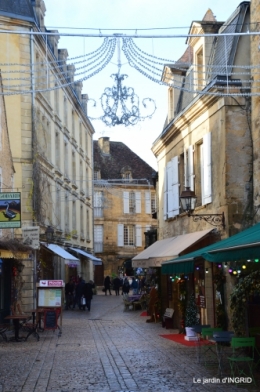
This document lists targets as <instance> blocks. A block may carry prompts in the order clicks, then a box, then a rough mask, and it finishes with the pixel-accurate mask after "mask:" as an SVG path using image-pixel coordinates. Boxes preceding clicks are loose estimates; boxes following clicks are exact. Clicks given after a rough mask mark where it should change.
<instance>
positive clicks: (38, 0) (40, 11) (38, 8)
mask: <svg viewBox="0 0 260 392" xmlns="http://www.w3.org/2000/svg"><path fill="white" fill-rule="evenodd" d="M33 6H34V10H35V13H36V17H37V19H38V24H39V27H40V29H41V30H42V31H43V30H44V28H45V25H44V17H45V12H46V7H45V4H44V1H43V0H35V2H34V4H33Z"/></svg>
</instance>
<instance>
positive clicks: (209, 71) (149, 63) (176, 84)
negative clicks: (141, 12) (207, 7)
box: [0, 31, 260, 96]
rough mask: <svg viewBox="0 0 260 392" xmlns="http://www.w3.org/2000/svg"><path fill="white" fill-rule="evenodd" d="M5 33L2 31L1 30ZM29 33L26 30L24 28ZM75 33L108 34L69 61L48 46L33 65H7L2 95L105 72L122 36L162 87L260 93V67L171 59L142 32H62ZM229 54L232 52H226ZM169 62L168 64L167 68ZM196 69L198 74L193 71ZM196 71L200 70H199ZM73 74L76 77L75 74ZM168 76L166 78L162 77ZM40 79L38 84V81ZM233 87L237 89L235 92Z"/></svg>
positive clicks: (130, 56) (134, 62)
mask: <svg viewBox="0 0 260 392" xmlns="http://www.w3.org/2000/svg"><path fill="white" fill-rule="evenodd" d="M0 33H1V32H0ZM9 33H10V34H12V33H15V34H18V33H19V32H11V31H10V32H7V31H5V34H9ZM21 33H22V34H24V33H25V32H24V31H23V32H21ZM28 34H33V35H35V34H36V33H35V32H28ZM38 34H40V35H42V36H43V38H44V39H45V40H46V47H47V43H48V38H49V36H50V35H54V34H53V33H51V34H50V33H47V32H41V33H38ZM256 34H259V33H240V34H239V35H241V36H242V35H256ZM58 35H59V36H60V35H65V36H73V37H75V38H76V37H82V36H83V37H97V36H98V37H101V38H102V37H104V39H103V42H102V44H101V45H100V46H99V47H98V48H97V49H96V50H93V51H91V52H89V53H87V54H84V55H79V56H76V57H72V58H69V57H68V58H67V59H66V61H65V60H62V59H55V58H54V57H52V58H49V55H48V53H47V52H48V50H47V49H46V53H42V57H41V58H38V59H36V61H32V62H30V63H23V64H21V63H14V62H7V63H1V64H0V67H1V75H2V84H3V92H2V93H0V94H2V95H20V94H21V95H23V94H31V93H37V92H42V93H44V92H49V91H53V90H56V89H60V88H65V87H68V86H73V85H75V84H76V83H80V82H81V83H83V82H84V81H86V80H87V79H89V78H92V77H94V76H95V75H97V74H98V73H100V72H101V71H103V70H104V68H105V67H106V66H107V65H108V64H109V63H110V62H111V60H112V58H113V56H114V55H115V51H116V46H117V43H118V41H119V40H120V41H121V43H122V48H121V50H122V53H123V54H124V56H125V58H126V59H127V62H128V64H129V65H130V66H131V67H133V68H134V69H135V70H137V71H138V72H139V73H141V74H142V75H143V76H145V77H146V78H148V79H149V80H150V81H152V82H155V83H158V84H160V85H164V86H169V87H172V88H174V89H177V90H180V91H185V92H188V93H190V94H203V95H216V96H226V95H227V96H229V95H232V96H258V95H260V88H259V86H260V77H259V74H260V71H259V68H260V65H254V66H253V65H250V64H248V65H238V66H236V65H229V64H228V63H227V61H226V63H225V65H224V66H223V64H220V65H218V64H210V65H208V64H200V65H197V64H196V63H195V62H194V60H193V59H192V56H190V58H189V56H188V60H187V61H186V62H185V63H183V62H181V61H176V60H173V59H169V58H162V57H158V56H156V55H154V54H151V53H148V52H146V51H144V50H142V49H141V48H140V47H139V46H138V45H137V41H138V39H139V38H142V37H146V38H148V37H147V36H143V35H140V34H138V35H137V34H135V35H132V36H131V35H129V36H126V35H125V34H115V33H114V34H103V33H102V34H101V33H100V34H75V33H73V34H68V33H66V34H61V33H58ZM236 35H237V34H228V33H227V34H225V33H221V34H215V35H214V34H212V35H211V34H209V35H207V34H204V35H203V34H197V35H196V34H195V35H192V36H203V37H205V36H215V37H218V38H221V39H222V40H223V39H225V38H227V39H230V37H234V36H236ZM154 37H157V38H163V36H154V35H151V36H150V38H154ZM164 37H165V39H166V38H170V37H173V38H174V37H188V35H178V36H177V35H165V36H164ZM225 56H226V58H227V57H228V53H226V54H225ZM165 66H166V67H167V68H166V70H165ZM171 68H174V70H177V71H179V73H183V74H184V73H185V75H186V81H187V82H186V83H185V84H184V83H183V80H182V78H180V77H178V76H176V75H175V73H173V72H171ZM192 70H193V72H191V71H192ZM194 71H195V72H194ZM72 74H73V77H71V75H72ZM162 75H163V77H162ZM217 77H220V78H224V80H225V83H224V84H222V88H217V89H214V91H212V89H207V88H205V87H206V86H207V84H208V83H209V81H210V80H212V79H214V78H217ZM32 78H34V81H35V82H34V83H32ZM232 80H237V81H238V80H240V81H241V83H242V85H243V88H241V83H237V85H236V83H234V82H232ZM230 88H231V90H232V91H230Z"/></svg>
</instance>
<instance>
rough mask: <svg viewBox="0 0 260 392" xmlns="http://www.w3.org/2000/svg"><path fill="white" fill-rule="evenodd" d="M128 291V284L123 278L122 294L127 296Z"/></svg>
mask: <svg viewBox="0 0 260 392" xmlns="http://www.w3.org/2000/svg"><path fill="white" fill-rule="evenodd" d="M129 291H130V283H129V280H128V279H127V277H125V279H124V282H123V286H122V294H129Z"/></svg>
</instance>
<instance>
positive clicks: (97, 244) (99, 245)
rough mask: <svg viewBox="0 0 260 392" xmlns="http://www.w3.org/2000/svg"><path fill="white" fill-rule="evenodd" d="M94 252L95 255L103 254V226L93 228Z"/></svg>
mask: <svg viewBox="0 0 260 392" xmlns="http://www.w3.org/2000/svg"><path fill="white" fill-rule="evenodd" d="M94 251H95V253H101V252H103V226H102V225H95V226H94Z"/></svg>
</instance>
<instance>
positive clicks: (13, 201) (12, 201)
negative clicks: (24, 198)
mask: <svg viewBox="0 0 260 392" xmlns="http://www.w3.org/2000/svg"><path fill="white" fill-rule="evenodd" d="M0 212H1V213H0V229H10V228H13V229H14V228H18V227H21V192H0Z"/></svg>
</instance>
